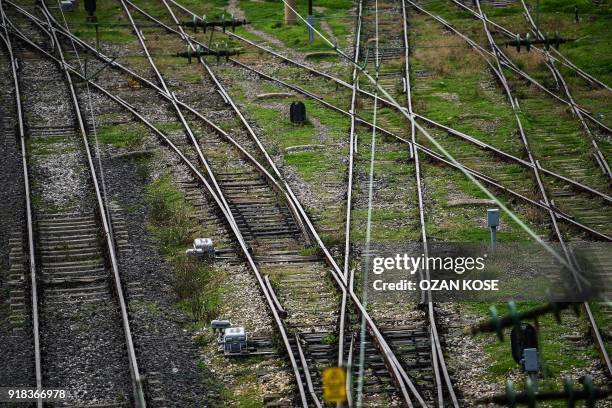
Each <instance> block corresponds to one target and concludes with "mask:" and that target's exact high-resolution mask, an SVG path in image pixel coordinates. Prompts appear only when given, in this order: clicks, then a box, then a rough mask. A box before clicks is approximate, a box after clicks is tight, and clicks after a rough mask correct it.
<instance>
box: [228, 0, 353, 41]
mask: <svg viewBox="0 0 612 408" xmlns="http://www.w3.org/2000/svg"><path fill="white" fill-rule="evenodd" d="M296 3H297V6H296V10H297V11H298V12H299V13H300V15H301V16H303V17H305V16H307V15H308V5H307V4H308V3H307V0H297V2H296ZM239 4H240V8H242V9H243V10H244V12H245V14H246V17H247V20H248V21H250V22H251V25H252V26H253V27H255V28H256V29H258V30H261V31H263V32H265V33H266V34H269V35H272V36H274V37H276V38H277V39H279V40H280V41H282V43H283V44H284V45H285V46H286V47H290V48H295V49H299V50H301V51H306V52H307V51H310V50H316V49H324V50H326V51H327V50H328V49H329V48H328V46H327V44H326V43H325V42H324V41H323V40H321V39H320V38H317V36H316V34H315V40H314V42H313V43H312V44H309V42H308V31H307V27H306V25H305V24H304V23H303V22H302V21H300V20H299V19H298V24H296V25H293V26H288V25H285V24H284V19H283V18H284V6H283V3H282V2H280V1H277V0H264V1H253V0H240V3H239ZM314 5H315V7H314V10H313V13H314V16H315V19H316V20H315V24H314V25H315V28H316V29H317V30H319V31H322V32H323V33H324V34H325V36H327V37H329V34H330V33H329V32H327V30H326V29H325V28H322V27H321V26H322V23H321V21H323V24H326V25H328V26H329V29H330V30H331V33H332V34H333V36H334V37H336V38H337V40H338V45H339V46H340V47H344V46H345V45H346V43H347V36H348V35H349V34H350V32H351V27H352V26H353V24H354V18H353V17H352V16H351V15H350V14H349V12H348V10H350V9H351V8H352V7H353V2H352V1H350V0H318V1H316V2H315V3H314ZM243 31H244V30H240V33H242V32H243Z"/></svg>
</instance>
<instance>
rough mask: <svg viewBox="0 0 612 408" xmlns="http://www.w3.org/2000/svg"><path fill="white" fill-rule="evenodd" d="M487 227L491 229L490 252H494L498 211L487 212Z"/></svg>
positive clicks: (489, 210)
mask: <svg viewBox="0 0 612 408" xmlns="http://www.w3.org/2000/svg"><path fill="white" fill-rule="evenodd" d="M487 226H488V227H489V228H490V229H491V251H495V247H496V245H497V227H498V226H499V209H497V208H490V209H488V210H487Z"/></svg>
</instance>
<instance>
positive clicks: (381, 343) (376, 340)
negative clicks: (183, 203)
mask: <svg viewBox="0 0 612 408" xmlns="http://www.w3.org/2000/svg"><path fill="white" fill-rule="evenodd" d="M36 48H38V47H36ZM39 51H41V50H40V49H39ZM71 72H73V74H77V73H76V72H75V71H74V70H71ZM141 80H142V79H141ZM90 84H92V85H93V83H91V82H90ZM96 89H99V90H102V88H101V87H98V86H96ZM105 94H106V95H107V96H109V97H112V95H111V94H110V93H108V92H105ZM166 96H168V95H166ZM112 99H114V100H116V101H117V102H120V103H122V105H123V106H124V107H126V108H127V109H128V110H130V111H131V112H132V113H133V114H136V115H137V117H139V118H140V119H141V120H143V119H144V118H142V116H139V115H138V114H137V113H136V111H135V110H134V109H133V108H132V107H131V106H130V105H129V104H127V103H125V102H124V101H122V100H120V99H119V98H116V97H115V98H112ZM148 126H149V127H151V128H152V129H154V130H156V129H155V128H154V126H152V125H151V124H150V123H148ZM157 133H158V135H159V136H160V137H164V138H165V136H164V135H163V134H162V133H161V132H159V131H157ZM165 141H166V143H168V144H169V145H170V146H171V147H172V149H173V150H175V152H177V153H179V151H178V149H177V148H176V146H175V145H174V144H173V143H172V142H170V140H169V139H165ZM179 155H180V156H181V158H182V159H183V161H184V162H185V163H186V164H187V165H188V166H189V167H190V169H191V170H192V171H193V172H194V173H196V174H199V172H198V171H197V170H196V168H195V167H194V166H193V164H192V163H191V162H190V161H189V160H188V159H187V158H186V157H185V156H182V155H181V154H180V153H179ZM198 178H199V179H200V181H201V182H202V183H204V184H205V185H206V186H207V188H208V189H209V192H211V193H213V189H212V188H211V187H210V185H209V184H207V182H206V181H205V179H204V177H203V176H202V175H201V174H199V176H198ZM213 196H214V193H213ZM218 204H219V205H220V206H221V207H222V204H221V203H220V202H218ZM222 208H223V207H222ZM228 218H230V219H231V218H232V217H231V216H230V217H228ZM231 227H232V228H233V229H234V232H235V233H236V235H237V237H238V239H239V241H241V234H240V233H239V232H238V231H237V229H236V228H235V224H234V225H231ZM240 244H241V246H242V249H243V252H244V254H245V256H246V257H247V259H250V255H249V251H248V250H247V248H246V245H245V243H244V242H240ZM249 262H250V263H251V266H252V267H253V269H254V270H255V271H257V267H256V266H255V265H254V263H252V259H250V261H249ZM256 273H258V272H256ZM335 278H336V280H338V279H337V277H336V276H335ZM340 285H342V283H340ZM341 288H342V286H341ZM264 294H267V292H266V291H264ZM268 296H269V294H268ZM352 297H353V300H354V301H355V300H356V298H355V297H354V295H352ZM270 303H271V304H272V302H270ZM356 305H357V308H358V310H359V311H360V313H362V314H365V315H366V318H367V314H366V313H365V310H364V309H363V307H360V305H359V301H358V300H357V301H356ZM273 314H275V313H274V312H273ZM368 325H369V326H370V329H371V330H372V339H373V343H376V344H377V347H383V350H386V349H385V347H388V346H387V345H386V342H384V340H382V341H381V338H382V336H381V334H380V332H379V331H378V329H377V328H376V326H374V325H373V323H372V322H371V320H369V319H368ZM291 354H292V353H291ZM298 354H300V352H299V348H298ZM383 356H384V357H383V358H381V360H385V359H389V358H393V359H396V357H395V356H394V355H392V354H391V355H389V352H388V351H385V353H383ZM301 357H302V356H300V360H301V361H306V360H305V359H302V358H301ZM391 361H392V363H391V364H393V366H392V368H391V369H390V370H391V371H394V372H395V373H396V376H399V373H397V371H398V365H396V364H398V363H397V360H395V361H394V362H393V360H391ZM386 364H389V363H388V361H387V362H386ZM400 372H401V371H400ZM403 376H404V378H405V377H406V374H405V373H403ZM306 382H308V381H306Z"/></svg>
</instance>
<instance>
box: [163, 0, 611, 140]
mask: <svg viewBox="0 0 612 408" xmlns="http://www.w3.org/2000/svg"><path fill="white" fill-rule="evenodd" d="M170 1H172V3H174V4H176V5H177V6H178V7H180V8H181V9H182V10H183V11H185V12H186V13H188V14H191V15H192V16H195V17H198V16H197V15H196V14H195V13H193V12H192V11H190V10H189V9H187V8H186V7H184V6H182V5H180V4H179V3H177V2H176V1H174V0H170ZM410 3H411V4H412V5H413V6H416V4H414V3H412V2H410ZM464 7H466V6H464ZM417 8H418V7H417ZM421 10H422V11H423V12H426V11H425V10H424V9H421ZM470 11H471V10H470ZM472 12H473V11H472ZM426 13H427V12H426ZM432 17H433V15H432ZM438 18H439V17H438ZM442 22H444V23H446V22H445V21H444V20H442ZM446 24H448V23H446ZM213 29H217V30H220V29H218V28H214V27H213ZM453 30H454V29H453ZM454 31H456V30H454ZM456 33H458V32H456ZM224 34H226V35H228V36H230V37H233V38H236V39H238V40H240V41H242V42H244V43H247V44H249V45H251V46H253V47H256V48H258V49H260V50H262V51H265V52H267V53H269V54H271V55H274V56H275V57H278V58H280V59H282V60H284V61H285V62H288V63H290V64H292V65H295V66H298V67H300V68H303V69H306V70H308V71H309V72H311V73H313V74H316V75H318V76H321V77H323V78H326V79H329V80H332V81H334V82H336V83H337V84H339V85H342V86H344V87H346V88H351V85H350V84H349V83H347V82H346V81H343V80H342V79H339V78H337V77H334V76H333V75H330V74H328V73H325V72H322V71H319V70H317V69H315V68H312V67H310V66H308V65H305V64H302V63H300V62H298V61H295V60H293V59H291V58H289V57H286V56H284V55H282V54H280V53H279V52H276V51H274V50H271V49H269V48H266V47H264V46H262V45H259V44H257V43H255V42H253V41H251V40H249V39H247V38H244V37H242V36H240V35H238V34H235V33H232V32H229V31H226V32H225V33H224ZM481 50H483V51H484V52H485V53H487V54H489V52H488V51H486V50H484V49H483V48H482V47H481ZM230 61H232V62H235V60H233V59H232V58H230ZM509 64H510V66H509V67H508V68H510V69H511V70H513V71H514V72H515V73H517V74H518V75H520V76H522V77H523V78H524V79H526V80H528V81H529V82H531V83H533V84H534V85H535V86H537V87H538V88H540V89H541V90H542V91H544V92H546V93H548V94H549V95H550V96H552V97H554V98H556V99H558V100H559V101H561V102H563V103H566V104H567V103H568V101H566V100H564V99H562V98H560V97H559V96H558V95H556V94H554V93H552V92H550V91H549V90H548V89H547V88H546V87H544V86H542V85H541V84H540V83H539V82H537V81H536V80H535V79H534V78H532V77H530V76H529V75H528V74H527V73H525V72H524V71H522V70H521V69H519V68H518V67H517V66H516V65H514V64H513V63H512V62H511V61H509ZM358 92H360V93H362V94H364V95H368V96H369V97H371V98H377V99H379V100H380V101H382V102H383V103H385V104H386V105H388V106H391V107H393V108H394V109H398V107H397V106H396V105H394V104H393V103H391V102H390V101H388V100H387V99H385V98H384V97H380V96H375V95H374V94H372V93H370V92H368V91H366V90H363V89H358ZM577 108H578V109H580V111H581V112H582V114H583V115H585V116H586V117H587V118H588V119H589V120H591V121H592V122H593V123H595V124H597V125H598V126H599V127H601V128H602V129H603V130H605V131H607V132H609V133H612V129H610V128H609V127H607V126H606V125H605V124H603V123H602V122H600V121H598V120H597V119H596V118H594V117H593V116H592V115H590V113H589V111H588V110H586V109H584V108H582V107H580V106H577Z"/></svg>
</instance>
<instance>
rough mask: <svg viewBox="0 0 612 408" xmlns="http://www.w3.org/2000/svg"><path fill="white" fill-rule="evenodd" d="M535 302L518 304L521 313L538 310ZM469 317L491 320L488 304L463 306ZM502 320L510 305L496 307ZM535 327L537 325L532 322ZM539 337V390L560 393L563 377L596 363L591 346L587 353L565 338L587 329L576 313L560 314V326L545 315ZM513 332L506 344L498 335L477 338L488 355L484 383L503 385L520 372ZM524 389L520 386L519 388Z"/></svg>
mask: <svg viewBox="0 0 612 408" xmlns="http://www.w3.org/2000/svg"><path fill="white" fill-rule="evenodd" d="M539 305H540V304H538V303H536V302H519V303H517V306H518V310H519V312H521V311H525V310H528V309H531V308H533V307H536V306H539ZM462 306H463V307H465V309H466V310H467V311H468V312H469V313H473V314H476V315H479V316H482V317H483V318H484V317H488V313H489V311H488V308H489V304H488V303H462ZM495 306H496V307H497V309H498V313H499V315H500V316H502V315H505V314H507V313H508V312H509V309H508V306H507V304H502V303H498V304H495ZM530 323H531V324H534V322H530ZM538 323H539V327H537V328H538V337H539V343H540V359H541V361H540V365H541V368H542V369H541V373H542V377H543V378H542V379H541V381H540V387H541V389H543V390H550V389H559V388H561V387H562V380H563V375H564V373H566V372H567V371H568V370H570V369H572V368H584V367H587V366H588V365H589V364H590V360H592V359H597V358H598V355H597V353H596V350H595V349H594V346H593V345H592V344H589V345H586V346H585V349H584V350H582V349H580V348H577V347H575V345H574V344H573V343H572V342H571V341H569V340H565V339H564V336H566V335H572V334H584V333H586V330H587V327H586V322H585V321H584V319H583V318H580V317H576V316H575V315H574V314H573V312H570V311H564V312H562V314H561V324H559V323H557V322H556V321H555V319H554V317H553V316H551V315H545V316H543V317H541V318H540V319H539V321H538ZM510 330H511V328H508V329H505V330H504V339H505V340H504V341H503V342H500V341H498V340H497V337H496V335H495V333H483V334H478V335H477V338H478V339H480V341H482V342H484V344H485V351H486V353H487V356H488V357H487V358H488V360H489V365H488V366H487V368H486V373H485V376H484V379H485V380H488V381H492V382H494V383H498V384H500V385H501V384H503V383H504V382H505V380H506V378H507V376H508V375H509V374H510V373H511V372H513V371H514V370H516V369H517V368H518V365H517V363H516V362H515V361H514V360H513V359H512V354H511V352H510ZM521 387H522V385H521V384H518V388H521Z"/></svg>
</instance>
